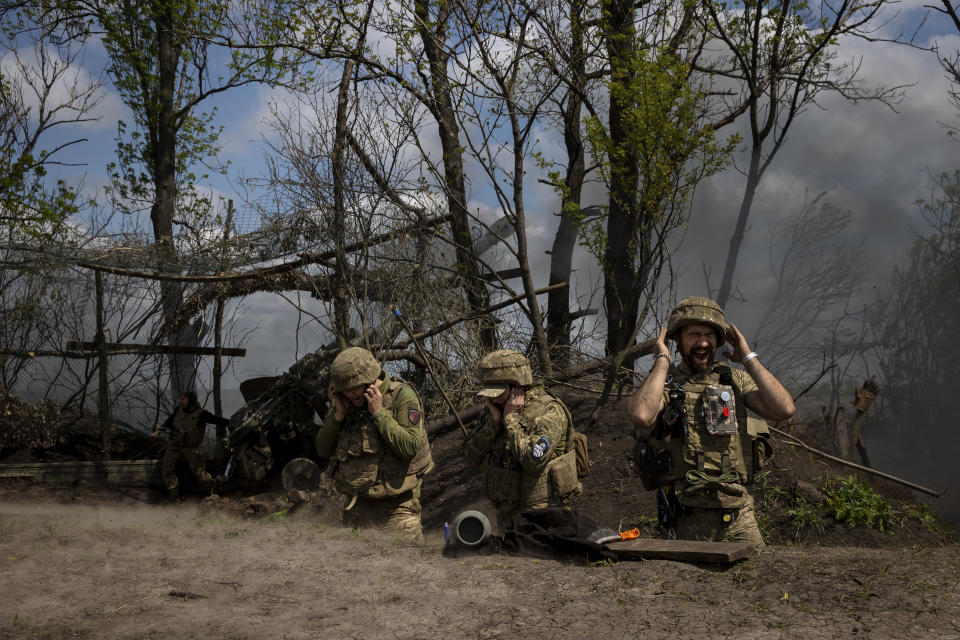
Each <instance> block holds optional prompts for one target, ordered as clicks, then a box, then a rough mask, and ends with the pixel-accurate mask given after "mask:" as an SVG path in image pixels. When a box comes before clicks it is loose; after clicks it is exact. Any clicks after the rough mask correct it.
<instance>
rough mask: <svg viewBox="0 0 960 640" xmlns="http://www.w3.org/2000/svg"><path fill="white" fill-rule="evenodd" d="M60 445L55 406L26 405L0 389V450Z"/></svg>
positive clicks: (46, 447)
mask: <svg viewBox="0 0 960 640" xmlns="http://www.w3.org/2000/svg"><path fill="white" fill-rule="evenodd" d="M62 442H63V435H62V422H61V420H60V407H59V405H57V404H56V403H54V402H51V401H49V400H45V401H43V402H39V403H37V404H28V403H26V402H24V401H23V400H21V399H20V398H18V397H17V396H15V395H13V394H12V393H10V392H9V391H7V390H6V389H2V388H0V449H38V448H39V449H49V448H52V447H55V446H57V445H58V444H61V443H62Z"/></svg>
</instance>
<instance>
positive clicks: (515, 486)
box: [483, 455, 523, 503]
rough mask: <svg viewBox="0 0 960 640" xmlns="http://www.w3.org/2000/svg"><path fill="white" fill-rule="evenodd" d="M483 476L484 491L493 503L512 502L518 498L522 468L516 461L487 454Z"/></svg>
mask: <svg viewBox="0 0 960 640" xmlns="http://www.w3.org/2000/svg"><path fill="white" fill-rule="evenodd" d="M483 478H484V493H486V495H487V497H488V498H490V500H491V501H493V502H494V503H513V502H518V501H519V500H520V485H521V481H522V478H523V468H522V467H520V464H519V463H517V462H516V461H514V460H512V459H507V460H503V459H498V458H497V457H496V456H492V455H491V456H487V460H486V465H485V467H484V473H483Z"/></svg>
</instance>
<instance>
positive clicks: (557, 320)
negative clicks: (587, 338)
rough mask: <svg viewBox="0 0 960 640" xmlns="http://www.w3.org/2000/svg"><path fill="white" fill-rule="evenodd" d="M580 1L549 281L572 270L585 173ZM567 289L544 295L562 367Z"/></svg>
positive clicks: (575, 5) (573, 21)
mask: <svg viewBox="0 0 960 640" xmlns="http://www.w3.org/2000/svg"><path fill="white" fill-rule="evenodd" d="M582 6H583V5H582V3H581V2H579V1H577V0H574V1H573V2H571V3H570V37H571V40H572V51H571V58H572V59H573V60H574V64H573V65H571V66H573V67H574V68H575V69H576V71H575V73H574V77H573V78H572V79H571V82H572V83H573V87H571V88H570V89H569V90H568V91H567V95H566V109H564V110H563V140H564V144H565V146H566V150H567V175H566V177H565V178H564V187H565V188H566V193H565V194H564V198H563V200H562V202H561V207H560V224H559V225H558V226H557V234H556V235H555V236H554V237H553V247H552V249H551V251H550V282H549V284H556V283H558V282H570V274H571V272H572V271H573V251H574V249H575V248H576V246H577V225H576V221H575V220H574V217H573V216H574V213H575V212H579V211H580V197H581V194H582V192H583V180H584V177H585V174H586V171H585V157H584V147H583V136H582V133H581V128H580V115H581V111H582V107H583V100H582V99H581V98H580V96H581V95H583V92H585V90H586V70H585V68H584V62H583V61H584V59H585V55H584V53H583V29H582V26H581V24H580V18H581V16H582V11H583V9H582ZM570 289H571V287H567V288H566V289H557V290H555V291H551V292H550V293H549V294H548V295H547V342H548V343H549V344H550V358H551V360H552V361H553V364H554V366H555V367H558V368H564V367H566V366H567V365H568V364H569V363H570Z"/></svg>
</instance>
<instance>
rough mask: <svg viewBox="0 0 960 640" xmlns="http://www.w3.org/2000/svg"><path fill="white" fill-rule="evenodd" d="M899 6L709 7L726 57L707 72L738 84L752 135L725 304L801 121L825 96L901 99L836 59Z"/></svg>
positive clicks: (735, 107)
mask: <svg viewBox="0 0 960 640" xmlns="http://www.w3.org/2000/svg"><path fill="white" fill-rule="evenodd" d="M892 4H893V2H890V1H889V0H841V1H840V2H828V1H826V0H819V1H817V2H794V1H793V0H759V1H757V2H746V3H744V4H743V5H742V6H740V5H738V6H736V7H730V8H728V7H727V5H726V4H724V3H722V2H715V1H714V0H708V1H706V2H704V3H703V6H704V8H705V10H706V17H707V19H706V21H705V22H704V27H705V28H706V29H707V30H708V32H709V35H710V37H711V38H713V39H715V40H716V41H718V42H720V43H722V45H723V46H724V47H725V51H724V52H723V53H722V54H720V57H721V59H720V60H719V61H718V60H716V59H715V58H707V59H704V61H703V63H702V64H700V65H699V66H700V68H701V69H703V70H704V71H706V72H708V73H711V74H716V75H717V76H719V77H722V78H728V79H731V80H733V81H734V82H736V83H737V85H738V90H739V93H738V94H736V95H734V96H732V97H731V100H732V102H731V103H730V109H729V110H730V113H731V114H737V113H740V112H743V111H744V107H746V113H747V114H748V119H749V131H750V140H749V142H750V158H749V163H748V168H747V170H746V178H747V181H746V184H745V186H744V192H743V199H742V200H741V203H740V210H739V213H738V214H737V222H736V224H735V225H734V230H733V233H732V235H731V237H730V248H729V251H728V252H727V260H726V264H725V266H724V271H723V276H722V279H721V283H720V289H719V292H718V293H717V302H718V303H719V304H720V306H725V305H726V303H727V300H728V299H729V297H730V295H731V291H732V289H733V274H734V270H735V268H736V264H737V257H738V255H739V252H740V245H741V243H742V242H743V237H744V235H745V233H746V229H747V220H748V218H749V216H750V210H751V207H752V206H753V199H754V196H755V194H756V191H757V187H758V186H759V184H760V180H761V179H762V178H763V174H764V172H766V170H767V168H769V166H770V163H771V162H773V159H774V157H776V155H777V152H778V151H780V149H781V148H782V147H783V145H784V143H785V142H786V139H787V134H788V132H789V130H790V127H791V126H792V124H793V123H794V121H795V120H796V118H797V117H798V116H800V115H801V114H802V113H803V112H804V111H806V109H807V107H809V106H810V105H812V104H814V103H815V102H816V100H817V99H818V98H822V96H823V94H830V93H832V94H836V95H839V96H842V97H843V98H845V99H847V100H849V101H851V102H859V101H877V102H881V103H883V104H886V105H891V104H893V103H894V102H896V101H897V100H899V98H900V95H901V87H886V86H883V85H878V86H875V87H866V86H864V84H863V82H862V81H861V80H860V77H859V75H860V61H859V60H849V61H839V62H838V60H837V54H836V50H837V47H838V45H839V42H840V41H841V40H844V39H855V38H862V39H868V40H875V39H879V38H878V37H877V36H876V35H875V33H874V32H875V31H876V30H877V29H879V28H880V27H881V26H882V24H883V22H884V21H885V18H884V15H885V12H886V9H887V8H888V6H889V5H892Z"/></svg>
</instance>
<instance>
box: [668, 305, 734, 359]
mask: <svg viewBox="0 0 960 640" xmlns="http://www.w3.org/2000/svg"><path fill="white" fill-rule="evenodd" d="M690 324H705V325H707V326H710V327H713V328H714V329H715V330H716V332H717V346H718V347H720V346H722V345H723V343H724V341H725V336H726V335H727V322H726V320H724V318H723V309H721V308H720V305H718V304H717V303H716V302H714V301H713V300H711V299H710V298H700V297H697V296H691V297H689V298H684V299H683V300H681V301H680V302H679V303H678V304H677V306H676V307H674V309H673V311H671V312H670V319H669V320H667V336H668V337H670V338H673V339H674V340H679V337H680V336H679V332H680V329H682V328H683V327H685V326H687V325H690Z"/></svg>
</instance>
